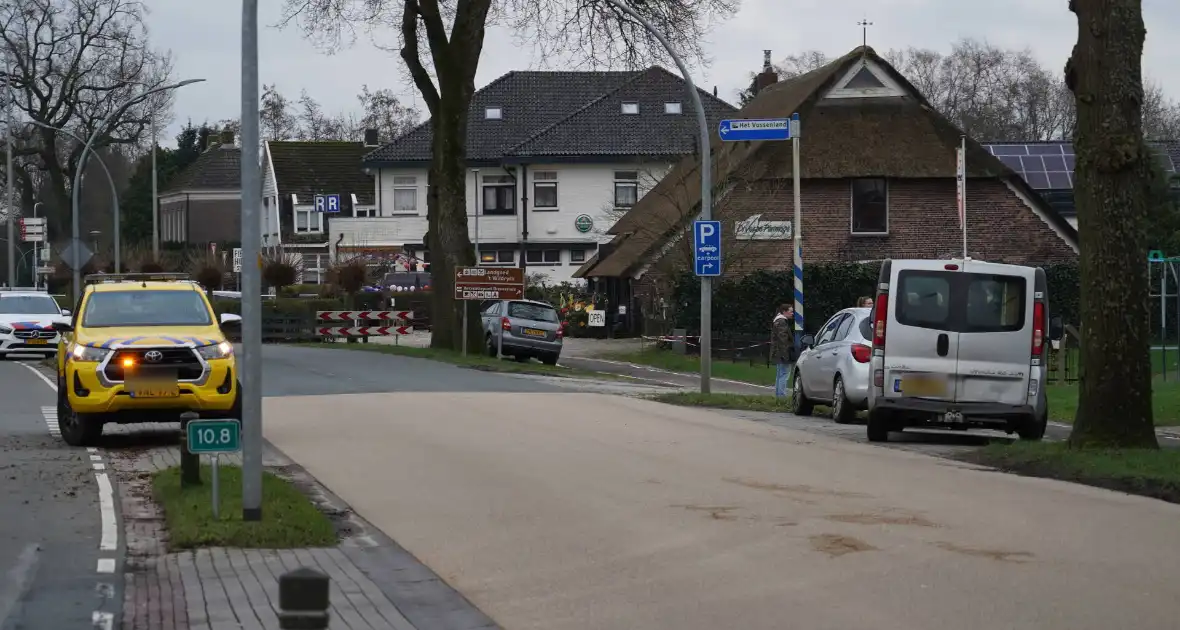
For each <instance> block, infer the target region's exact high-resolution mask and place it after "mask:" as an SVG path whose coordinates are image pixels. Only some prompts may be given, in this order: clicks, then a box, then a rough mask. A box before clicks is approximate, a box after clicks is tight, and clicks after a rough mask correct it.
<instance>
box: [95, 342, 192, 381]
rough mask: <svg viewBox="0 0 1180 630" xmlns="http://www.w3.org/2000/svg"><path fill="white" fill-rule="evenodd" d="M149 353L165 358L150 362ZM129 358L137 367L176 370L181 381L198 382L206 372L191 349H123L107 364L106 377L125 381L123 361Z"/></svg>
mask: <svg viewBox="0 0 1180 630" xmlns="http://www.w3.org/2000/svg"><path fill="white" fill-rule="evenodd" d="M149 352H159V353H161V355H163V356H162V357H160V359H159V360H157V361H150V360H148V358H147V356H146V355H147V353H149ZM128 357H130V358H131V359H132V360H133V361H135V364H136V365H143V366H150V367H153V368H170V369H173V370H176V378H177V379H178V380H181V381H192V380H196V379H198V378H200V377H201V373H202V372H204V367H202V366H201V361H200V360H199V359H198V358H197V354H196V351H194V350H192V349H190V348H134V349H131V348H123V349H120V350H116V351H115V355H114V356H112V357H111V360H110V361H108V362H107V367H106V370H105V371H104V374H106V377H107V378H108V379H110V380H112V381H122V380H124V375H123V359H125V358H128ZM153 358H154V356H153Z"/></svg>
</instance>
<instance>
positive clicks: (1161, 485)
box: [961, 442, 1180, 503]
mask: <svg viewBox="0 0 1180 630" xmlns="http://www.w3.org/2000/svg"><path fill="white" fill-rule="evenodd" d="M961 459H963V460H964V461H969V462H971V463H976V464H983V465H986V466H992V467H994V468H998V469H1000V470H1003V471H1005V472H1011V473H1016V474H1019V475H1027V476H1030V477H1048V478H1051V479H1060V480H1062V481H1072V482H1075V483H1083V484H1086V485H1091V486H1097V487H1100V488H1107V489H1109V490H1116V491H1119V492H1126V493H1128V494H1137V495H1141V496H1146V497H1152V498H1155V499H1161V500H1163V501H1168V502H1170V503H1180V449H1160V450H1150V449H1126V450H1099V449H1093V450H1091V449H1084V450H1074V449H1070V448H1069V447H1068V446H1067V445H1066V444H1065V443H1062V442H1014V443H1011V444H992V445H990V446H986V447H984V448H982V449H980V450H978V451H975V452H973V453H970V454H968V455H964V456H963V457H962V458H961Z"/></svg>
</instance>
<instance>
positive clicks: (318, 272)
mask: <svg viewBox="0 0 1180 630" xmlns="http://www.w3.org/2000/svg"><path fill="white" fill-rule="evenodd" d="M308 256H315V265H314V266H311V267H309V266H308V265H307V257H308ZM327 273H328V255H327V254H322V253H316V254H301V255H300V257H299V284H324V283H325V282H326V281H327ZM312 277H314V278H315V279H314V280H313V279H312Z"/></svg>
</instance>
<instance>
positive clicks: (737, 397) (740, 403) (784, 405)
mask: <svg viewBox="0 0 1180 630" xmlns="http://www.w3.org/2000/svg"><path fill="white" fill-rule="evenodd" d="M647 399H648V400H654V401H656V402H662V403H667V404H669V405H681V406H684V407H708V408H710V409H736V410H738V411H777V412H780V413H790V412H791V399H790V398H775V397H774V396H759V395H756V394H701V393H699V392H669V393H666V394H652V395H650V396H647ZM830 413H831V410H830V409H828V408H827V407H823V406H820V405H816V406H815V412H814V414H813V415H817V416H822V415H825V414H830Z"/></svg>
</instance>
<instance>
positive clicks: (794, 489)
mask: <svg viewBox="0 0 1180 630" xmlns="http://www.w3.org/2000/svg"><path fill="white" fill-rule="evenodd" d="M721 480H722V481H724V482H726V483H732V484H737V485H739V486H745V487H747V488H753V489H755V490H766V491H767V492H775V493H779V494H788V495H798V494H802V495H810V496H827V497H842V498H845V499H868V498H871V497H870V496H869V495H867V494H864V493H863V492H846V491H843V490H828V489H826V488H816V487H814V486H808V485H802V484H800V485H785V484H778V483H766V482H764V481H755V480H752V479H740V478H736V477H724V478H722V479H721Z"/></svg>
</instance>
